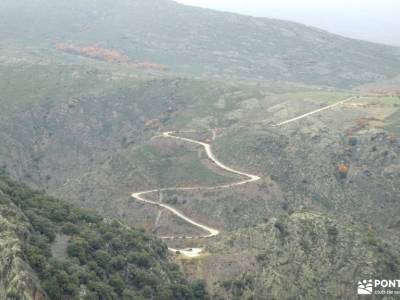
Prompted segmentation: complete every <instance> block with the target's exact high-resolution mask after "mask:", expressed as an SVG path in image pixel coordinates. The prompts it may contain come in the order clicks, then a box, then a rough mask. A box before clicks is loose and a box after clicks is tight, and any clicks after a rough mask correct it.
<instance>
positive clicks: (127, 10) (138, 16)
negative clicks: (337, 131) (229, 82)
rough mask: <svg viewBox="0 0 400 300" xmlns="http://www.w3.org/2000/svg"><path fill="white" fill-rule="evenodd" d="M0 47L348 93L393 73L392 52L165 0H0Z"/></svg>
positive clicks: (399, 64)
mask: <svg viewBox="0 0 400 300" xmlns="http://www.w3.org/2000/svg"><path fill="white" fill-rule="evenodd" d="M0 40H1V41H2V42H1V45H2V46H6V45H10V43H11V44H12V45H14V44H15V43H17V44H19V45H21V44H22V45H31V46H32V45H41V46H43V47H48V46H53V44H55V43H57V42H59V43H72V44H73V45H75V46H80V47H88V46H93V45H97V46H100V47H102V48H105V49H110V51H113V50H114V51H120V52H121V53H123V54H124V55H126V56H127V57H129V59H130V60H132V61H135V60H136V61H137V62H149V63H151V64H153V63H154V64H160V65H166V66H167V67H168V68H169V69H170V70H171V71H178V72H185V73H188V74H208V75H214V76H234V77H242V78H251V79H255V78H257V79H269V80H286V81H295V82H304V83H308V84H315V85H326V86H334V87H353V86H356V85H359V84H363V83H367V82H372V81H377V80H382V79H386V78H391V77H394V76H395V75H398V73H399V69H400V50H399V48H395V47H389V46H382V45H378V44H373V43H368V42H362V41H356V40H352V39H348V38H343V37H340V36H337V35H333V34H330V33H327V32H324V31H322V30H318V29H315V28H311V27H306V26H304V25H301V24H297V23H292V22H287V21H279V20H273V19H262V18H252V17H247V16H240V15H235V14H231V13H223V12H215V11H211V10H207V9H201V8H194V7H187V6H184V5H181V4H178V3H175V2H172V1H169V0H146V1H143V0H131V1H128V0H116V1H113V2H109V1H106V0H97V1H95V0H91V1H62V0H52V1H50V0H32V1H27V0H12V1H11V0H3V1H2V2H1V3H0Z"/></svg>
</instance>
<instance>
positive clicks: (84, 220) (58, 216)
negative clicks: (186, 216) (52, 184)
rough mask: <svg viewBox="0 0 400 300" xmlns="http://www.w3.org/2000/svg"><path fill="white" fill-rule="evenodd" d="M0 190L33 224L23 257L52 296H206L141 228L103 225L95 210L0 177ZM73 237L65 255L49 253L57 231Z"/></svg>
mask: <svg viewBox="0 0 400 300" xmlns="http://www.w3.org/2000/svg"><path fill="white" fill-rule="evenodd" d="M0 190H1V191H2V192H3V193H5V194H6V195H8V196H9V197H10V199H11V200H12V201H13V202H14V203H15V204H16V205H17V206H18V207H20V208H21V210H22V211H23V212H24V213H25V215H26V216H27V218H28V219H29V221H30V223H31V225H32V228H31V232H30V237H29V238H28V240H27V243H26V245H25V249H24V252H25V256H26V257H27V260H28V262H29V263H30V265H31V266H32V268H33V269H34V270H35V271H36V272H37V274H38V276H39V279H40V280H41V283H42V287H43V288H44V290H45V291H46V293H47V294H48V296H49V297H50V298H51V299H63V298H68V299H77V298H78V296H79V295H80V294H82V291H85V293H86V296H85V299H160V300H161V299H162V300H164V299H207V294H206V291H205V287H204V284H203V283H201V282H196V283H194V284H192V285H191V284H190V283H188V282H187V281H186V280H185V279H184V278H183V276H182V273H181V272H180V271H179V268H178V267H177V266H175V265H172V264H170V263H169V262H168V259H167V251H168V250H167V248H166V246H165V245H164V244H162V243H161V242H160V241H159V240H157V239H156V238H153V237H150V236H148V235H147V234H146V233H145V232H144V231H142V230H135V229H127V228H125V227H124V226H122V225H121V224H120V223H118V222H112V223H107V222H105V221H104V220H103V219H102V218H101V217H99V216H97V215H96V214H94V213H92V212H88V211H84V210H81V209H77V208H75V207H73V206H72V205H70V204H68V203H66V202H63V201H60V200H57V199H54V198H51V197H47V196H46V195H44V194H43V193H40V192H35V191H32V190H30V189H29V188H27V187H26V186H23V185H18V184H15V183H14V182H12V181H10V180H8V179H6V178H3V177H0ZM60 233H63V234H66V235H68V236H70V237H71V240H70V241H69V244H68V247H67V256H66V257H65V258H64V259H57V258H55V257H52V254H51V250H50V246H51V243H52V242H53V241H54V239H55V237H56V235H57V234H60Z"/></svg>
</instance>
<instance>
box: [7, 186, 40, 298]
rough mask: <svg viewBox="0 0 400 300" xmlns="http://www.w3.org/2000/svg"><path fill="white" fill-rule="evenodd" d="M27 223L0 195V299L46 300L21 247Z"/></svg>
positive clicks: (18, 211) (8, 201)
mask: <svg viewBox="0 0 400 300" xmlns="http://www.w3.org/2000/svg"><path fill="white" fill-rule="evenodd" d="M28 228H29V223H28V222H27V220H26V218H25V217H24V215H23V214H22V213H21V212H20V210H19V209H18V208H17V207H16V206H15V205H13V204H12V202H11V201H10V200H8V199H7V197H6V196H5V195H4V194H3V193H2V192H1V191H0V299H10V300H11V299H15V300H17V299H18V300H42V299H47V297H46V295H45V293H44V292H43V290H42V289H41V287H40V283H39V281H38V279H37V277H36V275H35V273H34V272H33V271H32V269H31V267H30V266H29V265H28V263H27V262H26V261H25V259H24V255H23V251H22V247H23V243H24V240H25V239H26V238H27V237H28V235H29V230H28Z"/></svg>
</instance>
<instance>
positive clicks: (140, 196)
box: [132, 96, 359, 258]
mask: <svg viewBox="0 0 400 300" xmlns="http://www.w3.org/2000/svg"><path fill="white" fill-rule="evenodd" d="M355 98H359V97H356V96H352V97H349V98H346V99H344V100H341V101H339V102H336V103H334V104H331V105H327V106H325V107H322V108H319V109H316V110H314V111H311V112H308V113H306V114H303V115H301V116H298V117H295V118H292V119H289V120H286V121H284V122H281V123H278V124H275V125H273V127H278V126H283V125H286V124H289V123H292V122H295V121H298V120H301V119H303V118H306V117H309V116H311V115H313V114H316V113H319V112H321V111H324V110H327V109H331V108H333V107H336V106H339V105H342V104H344V103H346V102H349V101H352V100H353V99H355ZM182 132H183V131H182ZM186 132H188V131H186ZM160 137H163V138H172V139H176V140H180V141H184V142H188V143H192V144H196V145H200V146H202V147H203V148H204V150H205V152H206V154H207V156H208V158H209V159H210V160H211V161H212V162H214V163H215V164H216V165H217V166H218V167H220V168H221V169H223V170H225V171H227V172H230V173H232V174H236V175H240V176H243V177H245V178H246V179H244V180H241V181H237V182H234V183H229V184H225V185H218V186H209V187H171V188H163V189H154V190H148V191H142V192H137V193H133V194H132V197H133V198H134V199H136V200H137V201H141V202H144V203H147V204H151V205H153V206H158V207H159V208H163V209H166V210H168V211H170V212H171V213H173V214H174V215H175V216H177V217H179V218H181V219H182V220H184V221H186V222H187V223H189V224H191V225H193V226H195V227H197V228H200V229H202V230H204V231H205V232H206V234H204V235H201V236H185V237H183V236H181V237H177V236H163V237H161V238H162V239H170V240H172V239H196V238H210V237H214V236H217V235H219V234H220V231H219V230H218V229H215V228H212V227H209V226H207V225H204V224H202V223H200V222H196V221H195V220H193V219H191V218H189V217H187V216H185V215H184V214H183V213H181V212H180V211H178V210H177V209H175V208H173V207H172V206H170V205H167V204H164V203H161V201H160V202H156V201H153V200H150V199H146V198H145V197H144V196H145V195H149V194H152V193H156V192H165V191H191V190H218V189H227V188H232V187H235V186H239V185H243V184H247V183H251V182H255V181H257V180H260V179H261V177H259V176H257V175H253V174H249V173H246V172H243V171H238V170H235V169H233V168H231V167H228V166H227V165H225V164H224V163H222V162H221V161H219V160H218V159H217V158H216V157H215V155H214V153H213V152H212V149H211V145H210V144H207V143H204V142H201V141H196V140H193V139H189V138H185V137H180V136H177V135H175V132H173V131H169V132H164V133H163V134H162V135H161V136H157V137H155V138H160ZM214 139H215V131H213V140H214ZM158 218H159V217H158ZM156 223H157V221H156ZM169 250H170V251H172V252H175V253H177V252H180V253H181V254H182V255H184V256H186V257H189V258H194V257H198V256H200V255H201V253H202V251H203V249H201V248H189V249H174V248H169Z"/></svg>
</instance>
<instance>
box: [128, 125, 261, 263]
mask: <svg viewBox="0 0 400 300" xmlns="http://www.w3.org/2000/svg"><path fill="white" fill-rule="evenodd" d="M159 137H163V138H172V139H176V140H180V141H184V142H188V143H192V144H196V145H200V146H202V147H203V148H204V150H205V152H206V154H207V156H208V158H209V159H210V160H211V161H212V162H214V163H215V164H216V165H217V166H218V167H220V168H221V169H223V170H225V171H227V172H230V173H232V174H236V175H240V176H243V177H245V178H246V179H244V180H241V181H237V182H233V183H229V184H224V185H217V186H209V187H171V188H163V189H154V190H148V191H142V192H137V193H133V194H132V197H133V198H134V199H136V200H138V201H141V202H144V203H147V204H151V205H153V206H158V207H160V208H163V209H166V210H168V211H170V212H171V213H173V214H174V215H175V216H177V217H179V218H181V219H182V220H184V221H186V222H188V223H189V224H191V225H193V226H195V227H197V228H200V229H202V230H204V231H205V232H206V234H205V235H201V236H185V237H175V236H163V237H161V238H162V239H183V238H184V239H195V238H210V237H213V236H217V235H219V234H220V231H219V230H218V229H215V228H212V227H209V226H207V225H204V224H202V223H199V222H196V221H195V220H193V219H191V218H189V217H187V216H185V215H184V214H183V213H181V212H180V211H178V210H177V209H175V208H174V207H172V206H170V205H167V204H164V203H161V202H156V201H153V200H150V199H146V198H145V197H144V196H145V195H149V194H152V193H156V192H165V191H191V190H218V189H227V188H232V187H235V186H239V185H244V184H247V183H251V182H254V181H257V180H260V179H261V177H259V176H257V175H253V174H249V173H246V172H242V171H238V170H235V169H233V168H230V167H228V166H227V165H225V164H224V163H222V162H221V161H219V160H218V159H217V158H216V157H215V155H214V153H213V152H212V149H211V145H210V144H207V143H204V142H200V141H196V140H193V139H189V138H184V137H180V136H177V135H174V132H172V131H169V132H164V133H163V134H162V135H161V136H159ZM169 250H170V251H172V252H178V251H179V252H180V253H181V254H183V255H185V256H187V257H192V258H193V257H197V256H200V255H201V253H202V249H201V248H193V249H174V248H169Z"/></svg>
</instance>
